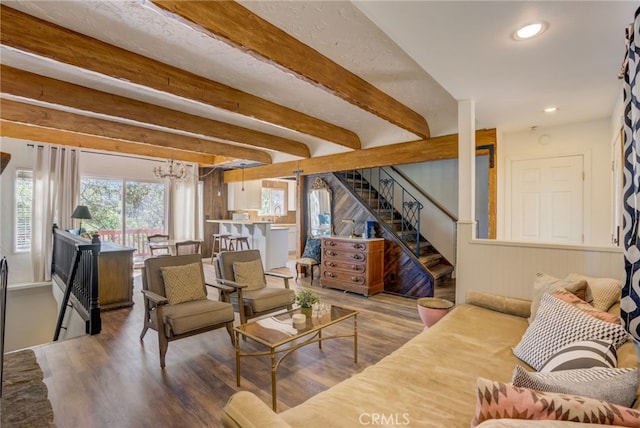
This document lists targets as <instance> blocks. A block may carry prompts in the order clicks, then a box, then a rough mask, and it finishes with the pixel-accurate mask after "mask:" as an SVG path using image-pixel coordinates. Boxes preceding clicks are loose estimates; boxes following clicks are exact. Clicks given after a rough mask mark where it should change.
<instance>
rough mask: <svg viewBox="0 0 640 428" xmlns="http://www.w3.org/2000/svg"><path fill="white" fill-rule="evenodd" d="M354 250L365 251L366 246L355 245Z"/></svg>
mask: <svg viewBox="0 0 640 428" xmlns="http://www.w3.org/2000/svg"><path fill="white" fill-rule="evenodd" d="M353 248H355V249H356V250H364V249H365V248H366V247H365V245H364V244H353Z"/></svg>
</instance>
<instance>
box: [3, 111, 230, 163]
mask: <svg viewBox="0 0 640 428" xmlns="http://www.w3.org/2000/svg"><path fill="white" fill-rule="evenodd" d="M0 128H1V129H0V135H2V136H3V137H10V138H19V139H21V140H28V141H33V142H34V143H36V144H37V143H45V144H60V145H63V146H71V147H79V148H83V149H91V150H103V151H107V152H117V153H124V154H128V155H135V156H143V157H150V158H164V159H174V160H179V161H184V162H194V163H197V164H199V165H201V166H211V165H217V164H220V163H223V162H224V160H225V159H224V158H222V159H220V157H219V156H215V155H207V154H204V153H194V152H186V151H184V150H175V149H166V148H164V147H153V146H149V145H147V144H136V143H127V142H124V141H122V140H116V139H113V138H107V137H98V136H95V135H87V134H81V133H77V132H73V131H66V130H60V129H51V128H45V127H42V126H38V125H31V124H26V123H16V122H9V121H7V120H4V119H0Z"/></svg>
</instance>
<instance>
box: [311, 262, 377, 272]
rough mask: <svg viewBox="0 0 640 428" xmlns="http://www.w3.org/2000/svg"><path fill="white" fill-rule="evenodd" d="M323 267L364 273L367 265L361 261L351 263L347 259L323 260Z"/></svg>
mask: <svg viewBox="0 0 640 428" xmlns="http://www.w3.org/2000/svg"><path fill="white" fill-rule="evenodd" d="M322 264H323V267H324V268H326V269H327V270H341V271H347V272H353V273H364V272H365V270H366V269H367V265H366V264H364V263H361V262H355V263H351V262H349V261H338V260H331V259H330V260H326V259H325V260H324V261H323V262H322Z"/></svg>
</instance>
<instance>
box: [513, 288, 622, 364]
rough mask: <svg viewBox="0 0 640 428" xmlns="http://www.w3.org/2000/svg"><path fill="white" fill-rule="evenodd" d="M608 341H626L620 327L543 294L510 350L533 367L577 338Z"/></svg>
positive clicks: (617, 342) (616, 345)
mask: <svg viewBox="0 0 640 428" xmlns="http://www.w3.org/2000/svg"><path fill="white" fill-rule="evenodd" d="M593 339H602V340H611V341H612V342H613V345H614V347H615V348H616V349H617V348H618V347H620V346H621V345H622V344H623V343H624V342H626V340H627V332H626V331H625V330H624V328H622V326H620V325H617V324H612V323H609V322H605V321H600V320H599V319H596V318H594V317H592V316H589V315H587V314H585V313H584V312H582V311H581V310H580V309H577V308H575V307H573V306H571V305H570V304H568V303H565V302H563V301H561V300H558V299H556V298H555V297H553V296H551V295H549V294H544V295H543V296H542V300H541V302H540V309H539V310H538V314H537V315H536V318H535V319H534V321H533V322H532V323H531V325H530V326H529V328H527V331H526V332H525V333H524V335H523V336H522V340H520V342H519V343H518V344H517V345H516V347H515V348H514V349H513V353H514V354H515V355H516V356H517V357H518V358H520V359H521V360H522V361H524V362H525V363H527V364H529V365H530V366H531V367H533V368H535V369H536V370H540V368H541V367H542V366H543V365H544V363H545V362H546V361H547V360H548V359H549V358H550V357H551V356H552V355H553V354H555V353H556V352H557V351H558V350H559V349H561V348H562V347H563V346H565V345H568V344H569V343H573V342H577V341H579V340H593Z"/></svg>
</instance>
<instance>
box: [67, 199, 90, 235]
mask: <svg viewBox="0 0 640 428" xmlns="http://www.w3.org/2000/svg"><path fill="white" fill-rule="evenodd" d="M71 218H77V219H79V220H80V227H79V228H78V235H79V234H81V233H82V220H91V213H90V212H89V208H88V207H87V206H86V205H78V206H77V207H76V209H75V210H73V214H71Z"/></svg>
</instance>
